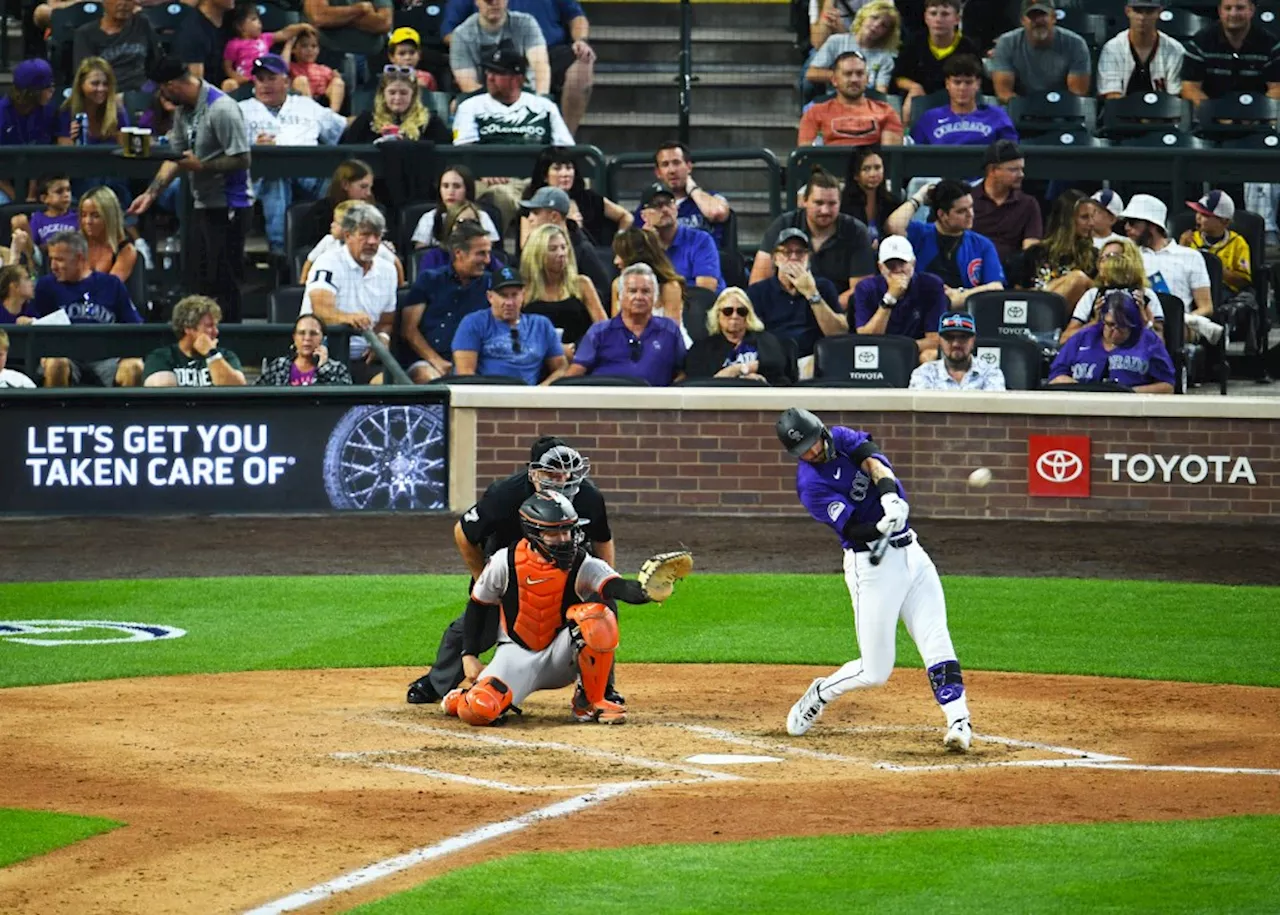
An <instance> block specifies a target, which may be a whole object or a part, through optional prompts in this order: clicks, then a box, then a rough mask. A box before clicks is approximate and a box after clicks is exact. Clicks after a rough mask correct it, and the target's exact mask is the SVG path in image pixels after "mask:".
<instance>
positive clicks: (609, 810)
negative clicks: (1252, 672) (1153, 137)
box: [0, 664, 1280, 913]
mask: <svg viewBox="0 0 1280 915" xmlns="http://www.w3.org/2000/svg"><path fill="white" fill-rule="evenodd" d="M419 672H420V671H413V670H405V669H375V670H328V671H271V672H262V673H245V674H221V675H208V676H187V677H166V678H147V679H133V680H116V681H108V682H103V683H76V684H66V685H59V686H46V687H29V688H20V689H9V690H4V691H2V692H0V734H3V735H4V737H3V739H2V740H0V771H2V772H3V773H4V777H3V778H2V779H0V806H2V807H18V808H31V809H45V810H56V811H64V812H71V813H80V814H89V815H96V816H104V817H110V818H114V819H117V820H121V821H124V822H125V823H127V824H128V825H127V826H126V827H124V828H122V829H119V830H116V831H114V832H112V833H109V834H107V835H105V836H100V837H96V838H93V839H90V840H87V841H85V842H81V843H78V844H76V845H73V846H70V847H67V848H64V849H61V850H59V851H56V852H54V853H52V854H49V855H46V856H43V857H40V858H36V859H33V860H30V861H26V862H23V863H21V864H18V865H15V866H13V867H9V868H6V869H3V870H0V911H3V912H6V913H19V912H29V913H47V912H54V911H58V912H64V911H66V912H70V911H94V912H129V913H135V912H184V913H187V912H193V911H200V912H237V911H245V910H249V909H252V908H254V907H257V906H264V905H267V904H269V903H272V902H274V901H277V900H281V899H282V898H285V897H288V896H289V895H290V894H293V893H297V892H300V891H303V890H307V889H309V888H313V887H324V886H328V887H329V888H330V889H329V890H326V891H321V892H319V893H318V895H317V897H316V898H320V897H323V896H324V895H325V893H326V892H332V893H333V895H329V896H328V898H327V899H322V901H321V902H320V903H319V905H318V906H313V907H312V908H311V909H308V911H340V910H344V909H346V908H349V907H350V906H352V905H354V904H355V903H357V902H360V901H365V900H368V899H372V898H377V897H380V896H384V895H386V894H388V893H390V892H393V891H395V890H398V889H404V888H407V887H409V886H413V885H415V884H417V883H419V882H421V881H422V880H424V879H426V878H428V877H430V876H431V875H433V874H436V873H440V872H442V871H444V870H447V869H450V868H453V867H457V866H460V865H463V864H467V863H473V862H475V861H480V860H486V859H489V858H492V857H495V856H500V855H509V854H513V853H516V852H521V851H528V850H547V849H569V848H588V847H603V846H621V845H632V844H642V843H658V842H677V841H679V842H709V841H724V840H736V839H751V838H763V837H769V836H781V835H814V834H822V833H849V832H881V831H886V830H894V829H909V828H933V827H965V826H980V825H1016V824H1022V823H1046V822H1096V821H1108V820H1136V819H1170V818H1178V817H1207V816H1219V815H1232V814H1248V813H1272V814H1280V759H1278V758H1277V756H1276V754H1275V752H1274V747H1275V746H1277V745H1278V743H1280V716H1277V715H1276V714H1275V708H1276V705H1277V702H1280V690H1276V689H1262V688H1252V687H1239V686H1207V685H1195V684H1181V683H1165V682H1148V681H1134V680H1116V679H1102V678H1088V677H1059V676H1027V675H1022V674H994V673H982V672H977V673H971V674H968V675H967V679H968V681H969V689H970V695H971V700H972V704H973V708H974V713H975V726H976V730H977V732H978V733H979V735H988V737H989V739H985V740H984V739H982V738H981V737H980V738H979V739H978V740H976V741H975V745H974V752H973V753H971V754H969V755H968V756H966V757H956V756H951V755H948V754H946V753H945V752H944V751H943V749H942V746H941V736H942V731H941V728H940V727H939V724H940V720H939V719H940V716H939V715H938V712H937V709H936V706H935V705H934V704H933V701H932V697H931V696H930V695H929V692H928V688H927V684H926V682H925V679H924V675H923V674H922V673H921V672H920V671H911V670H899V671H897V672H896V673H895V675H894V677H893V678H892V679H891V680H890V683H889V685H888V686H887V687H886V688H884V689H882V690H878V691H873V692H866V693H861V694H854V695H851V696H847V697H845V698H844V699H842V700H840V702H838V703H836V704H834V705H832V706H829V707H828V709H827V712H826V714H825V715H824V716H823V718H822V719H821V720H820V721H819V722H818V724H817V725H816V726H815V728H814V730H813V731H812V732H811V733H810V734H809V735H807V736H806V737H805V738H791V737H788V736H787V734H786V731H785V727H784V721H785V716H786V712H787V709H788V708H789V707H790V705H791V703H792V701H794V699H795V698H796V697H797V696H799V694H800V693H801V692H802V691H803V690H804V687H805V686H806V684H807V683H808V682H809V678H810V677H811V676H812V675H813V673H814V671H813V670H811V669H809V668H798V667H763V666H729V665H697V666H694V665H677V666H673V665H644V664H628V665H625V666H624V667H623V668H622V670H621V675H620V686H621V688H622V689H623V691H624V692H625V693H626V695H627V697H628V704H629V706H630V707H631V709H632V721H631V722H630V723H628V724H627V725H625V726H623V727H618V728H605V727H598V726H576V725H572V724H570V723H568V721H567V714H566V711H567V704H568V697H569V693H568V690H564V691H561V692H559V693H545V694H538V695H537V696H535V697H534V698H533V699H532V700H531V701H530V702H529V703H528V708H527V709H526V711H527V713H528V714H527V715H526V717H525V718H524V719H522V720H518V721H516V722H514V723H513V724H511V725H509V726H507V727H504V728H498V729H484V730H477V729H470V728H466V727H465V726H463V725H462V724H461V723H460V722H458V721H457V720H456V719H455V720H449V719H446V718H444V717H443V716H442V715H441V714H440V713H439V711H438V710H437V709H435V708H433V707H424V706H408V705H405V704H403V701H402V700H403V689H404V685H405V684H406V683H407V682H408V681H409V680H410V679H412V678H413V676H416V674H417V673H419ZM779 684H785V686H779ZM725 754H741V755H746V756H752V757H763V758H765V759H773V760H780V761H777V762H764V761H758V762H753V763H736V764H730V765H722V764H720V761H721V759H720V758H721V757H723V756H724V755H725ZM690 758H693V760H694V761H690ZM938 767H943V768H938ZM1164 767H1177V768H1164ZM1217 770H1220V771H1217ZM601 785H607V786H612V787H610V788H608V789H606V793H608V792H613V794H612V795H611V796H608V797H606V798H604V799H598V802H596V803H594V806H585V809H581V810H579V809H577V808H572V807H571V805H570V806H569V807H566V805H565V804H564V803H562V802H565V801H568V800H570V799H573V798H578V797H582V796H584V795H586V796H590V795H591V794H592V792H595V791H597V789H598V788H599V786H601ZM544 808H545V809H553V808H554V809H555V810H560V809H561V808H564V809H565V810H567V812H565V813H564V815H560V816H558V817H555V818H549V819H544V820H541V821H539V822H536V823H533V824H532V825H529V826H528V827H527V828H524V829H521V830H519V831H512V832H509V833H508V834H507V835H504V836H500V837H498V838H494V839H491V840H488V841H479V842H476V843H474V844H469V845H468V844H465V842H464V843H463V844H462V847H460V848H459V849H457V850H451V849H453V848H454V844H457V843H452V844H450V845H449V846H447V847H446V848H445V849H444V850H440V849H437V850H436V852H432V854H433V855H437V856H435V857H434V858H433V860H431V861H429V862H427V863H425V864H419V865H416V866H410V867H406V868H404V869H401V870H398V871H396V872H394V873H391V874H390V875H388V876H382V877H381V878H380V879H377V880H374V881H371V882H368V883H366V884H364V885H363V886H360V887H358V888H356V889H354V890H343V891H340V892H339V891H338V890H341V889H342V885H339V886H337V887H335V885H334V884H333V883H332V881H334V880H335V878H339V877H341V876H342V875H344V874H349V873H350V872H352V871H356V870H357V869H359V868H363V867H366V866H368V865H371V864H374V863H376V862H385V861H386V860H387V859H391V858H394V857H395V856H400V855H404V854H405V853H407V852H411V851H414V850H418V849H430V848H432V847H433V846H438V845H439V844H440V843H444V842H447V841H448V840H451V839H457V837H459V836H465V835H466V834H468V833H470V832H473V831H475V830H477V829H478V828H480V827H484V826H486V825H487V824H499V823H508V824H509V823H511V822H512V821H515V818H518V817H520V816H521V815H524V814H529V813H531V812H533V811H540V810H543V809H544ZM516 822H519V821H516ZM446 851H447V853H446ZM414 860H419V859H414ZM389 870H393V871H394V870H395V869H394V867H392V868H389ZM380 873H381V872H380Z"/></svg>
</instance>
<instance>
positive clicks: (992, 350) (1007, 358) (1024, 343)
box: [973, 337, 1044, 391]
mask: <svg viewBox="0 0 1280 915" xmlns="http://www.w3.org/2000/svg"><path fill="white" fill-rule="evenodd" d="M973 361H974V362H975V363H978V364H980V365H985V366H989V367H991V368H998V369H1000V371H1001V372H1003V373H1004V386H1005V387H1006V388H1007V389H1008V390H1010V391H1035V390H1038V389H1039V387H1040V381H1041V378H1042V376H1043V373H1042V371H1041V369H1042V367H1043V364H1044V362H1043V358H1042V356H1041V352H1040V347H1039V346H1037V345H1036V344H1035V343H1033V342H1031V341H1030V340H1027V339H1023V338H1020V337H979V338H978V339H977V341H976V342H975V344H974V349H973Z"/></svg>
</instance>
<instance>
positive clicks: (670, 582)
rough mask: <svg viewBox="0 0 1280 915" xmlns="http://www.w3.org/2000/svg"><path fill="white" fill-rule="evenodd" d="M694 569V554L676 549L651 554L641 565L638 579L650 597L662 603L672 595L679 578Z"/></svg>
mask: <svg viewBox="0 0 1280 915" xmlns="http://www.w3.org/2000/svg"><path fill="white" fill-rule="evenodd" d="M692 571H693V554H692V553H690V552H689V551H688V550H674V551H672V552H670V553H658V554H657V555H656V556H650V557H649V558H648V559H646V560H645V561H644V564H643V565H641V566H640V574H639V575H637V576H636V581H638V582H640V587H642V588H644V593H645V594H648V595H649V597H650V599H652V600H655V601H657V602H658V603H662V602H663V601H664V600H666V599H667V598H668V597H670V596H671V592H672V591H673V590H674V588H675V583H676V581H677V580H678V579H681V578H684V577H685V576H686V575H688V574H689V573H690V572H692Z"/></svg>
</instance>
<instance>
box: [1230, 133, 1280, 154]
mask: <svg viewBox="0 0 1280 915" xmlns="http://www.w3.org/2000/svg"><path fill="white" fill-rule="evenodd" d="M1218 145H1219V146H1220V147H1222V148H1223V149H1280V133H1277V132H1276V131H1274V130H1271V131H1267V132H1259V133H1249V134H1245V135H1244V136H1242V137H1228V138H1226V139H1224V140H1221V141H1219V143H1218Z"/></svg>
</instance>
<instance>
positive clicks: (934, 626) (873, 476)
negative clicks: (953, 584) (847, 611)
mask: <svg viewBox="0 0 1280 915" xmlns="http://www.w3.org/2000/svg"><path fill="white" fill-rule="evenodd" d="M777 432H778V439H779V441H781V442H782V446H783V447H784V448H786V450H787V453H788V454H790V455H791V456H792V457H795V458H799V461H800V463H799V465H798V466H797V467H796V492H797V494H798V495H799V496H800V501H801V503H803V504H804V507H805V508H807V509H808V510H809V514H811V515H813V517H814V518H816V519H817V520H818V521H821V522H822V523H823V524H825V525H827V526H829V527H830V528H832V529H833V530H834V531H835V532H836V534H837V536H839V538H840V545H841V546H842V547H844V580H845V584H846V585H848V587H849V594H850V596H851V597H852V598H853V613H854V629H855V632H856V634H857V639H858V648H859V650H860V651H861V653H862V656H861V657H860V658H858V659H857V660H856V661H850V662H849V663H847V664H845V665H844V666H843V667H841V668H840V669H839V670H837V671H836V672H835V673H833V674H831V675H830V676H827V677H819V678H818V679H816V680H814V681H813V682H812V683H811V684H810V685H809V688H808V690H806V691H805V694H804V695H803V696H801V697H800V701H798V702H797V703H796V704H795V705H794V706H792V708H791V713H790V714H789V715H787V732H788V733H790V734H792V735H795V736H799V735H801V734H804V733H805V732H807V731H808V730H809V728H811V727H813V723H814V722H815V721H817V720H818V717H819V716H820V715H821V714H822V710H823V709H824V708H825V707H826V705H827V703H828V702H831V701H832V700H833V699H835V698H837V697H838V696H842V695H844V694H845V693H847V692H848V691H849V690H851V689H865V688H867V687H870V686H881V685H882V684H884V682H885V681H887V680H888V679H889V674H891V673H892V672H893V662H894V653H895V652H894V649H895V645H894V636H895V632H896V630H897V628H898V620H899V619H901V620H902V621H903V622H904V623H906V625H907V632H909V633H910V634H911V638H912V640H913V641H914V642H915V643H916V648H918V649H919V651H920V656H921V657H922V658H924V663H925V667H926V668H927V670H928V674H929V684H930V686H932V687H933V695H934V698H935V699H937V700H938V704H939V705H940V706H942V711H943V714H945V715H946V718H947V733H946V736H945V737H944V738H943V743H944V744H945V745H946V747H947V748H948V749H950V750H953V751H955V752H958V753H963V752H965V751H966V750H968V749H969V745H970V743H971V742H972V740H973V731H972V729H971V727H970V725H969V705H968V702H967V701H966V699H965V692H964V680H963V678H962V677H961V674H960V664H959V662H958V661H957V660H956V651H955V648H953V647H952V645H951V634H950V633H949V632H948V631H947V604H946V598H945V596H944V595H943V593H942V582H941V581H940V580H939V579H938V570H937V569H936V568H935V567H934V565H933V560H932V559H930V558H929V554H928V553H926V552H925V551H924V548H923V547H921V546H920V544H919V542H918V541H917V538H916V534H915V531H913V530H912V529H911V527H910V526H909V525H908V524H907V516H908V514H909V508H908V505H907V501H906V492H905V491H904V490H903V488H902V484H901V483H900V482H899V481H898V479H897V477H895V476H894V474H893V467H892V466H891V465H890V464H889V461H888V459H887V458H886V457H885V456H884V455H883V454H881V453H880V451H879V448H878V447H877V445H876V444H875V442H873V441H872V440H871V436H870V435H868V434H867V433H866V432H860V431H858V430H855V429H848V428H845V427H844V426H833V427H832V428H831V429H828V428H827V427H826V426H825V425H824V424H823V422H822V420H820V419H819V418H818V417H817V416H815V415H814V414H812V413H810V412H809V411H808V410H802V409H799V408H796V407H792V408H791V409H789V410H787V411H786V412H784V413H783V414H782V416H781V417H780V418H779V419H778V423H777ZM886 533H888V534H889V537H890V539H889V548H888V549H887V550H886V551H885V554H884V558H883V561H881V562H880V564H879V565H874V564H873V563H872V562H871V555H872V554H871V548H872V545H873V544H874V543H875V542H876V541H877V540H879V539H880V537H881V535H883V534H886Z"/></svg>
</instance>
